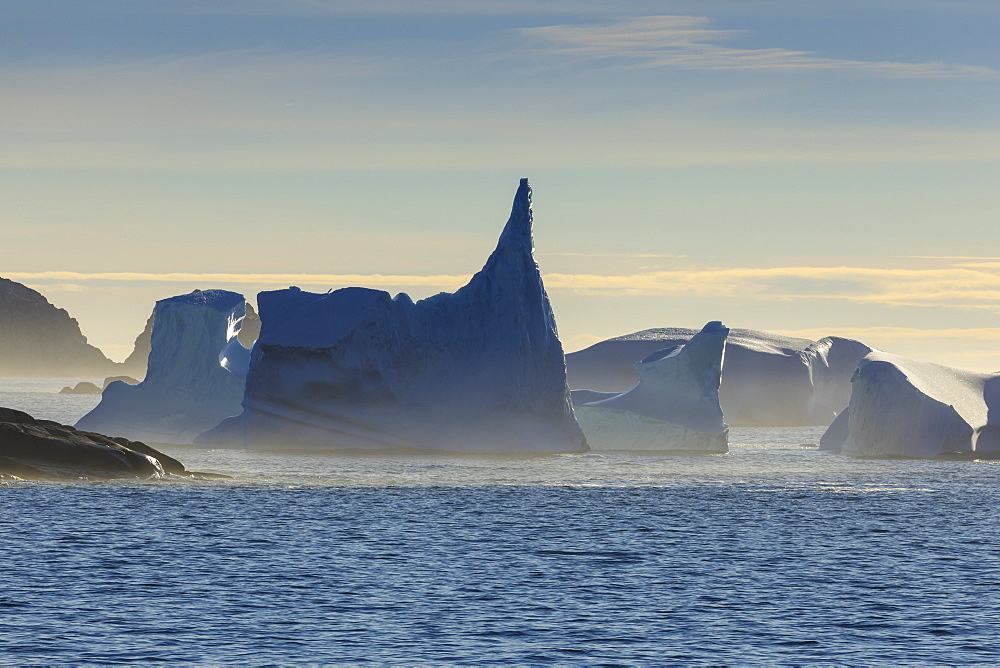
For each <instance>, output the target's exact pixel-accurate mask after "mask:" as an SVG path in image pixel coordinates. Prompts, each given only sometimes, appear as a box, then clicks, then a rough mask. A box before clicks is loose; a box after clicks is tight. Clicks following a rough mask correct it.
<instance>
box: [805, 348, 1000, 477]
mask: <svg viewBox="0 0 1000 668" xmlns="http://www.w3.org/2000/svg"><path fill="white" fill-rule="evenodd" d="M851 384H852V392H851V401H850V405H849V407H848V410H847V411H846V413H845V414H843V415H841V416H839V417H838V419H837V420H836V421H834V423H833V424H831V425H830V428H829V429H828V430H827V433H826V434H824V436H823V440H822V442H821V449H823V450H830V451H834V452H837V451H839V452H841V453H842V454H845V455H849V456H853V457H887V458H888V457H907V458H919V459H973V458H996V457H1000V415H998V412H1000V375H997V374H984V373H975V372H972V371H964V370H962V369H954V368H951V367H946V366H942V365H940V364H932V363H930V362H918V361H915V360H911V359H907V358H905V357H900V356H898V355H891V354H889V353H883V352H879V351H875V352H872V353H870V354H868V355H866V356H865V358H864V359H862V360H861V362H860V363H859V364H858V367H857V370H856V371H855V373H854V376H853V378H852V381H851Z"/></svg>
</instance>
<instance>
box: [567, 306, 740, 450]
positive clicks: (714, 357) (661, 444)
mask: <svg viewBox="0 0 1000 668" xmlns="http://www.w3.org/2000/svg"><path fill="white" fill-rule="evenodd" d="M728 334H729V328H727V327H725V326H724V325H723V324H722V323H721V322H718V321H713V322H710V323H708V324H707V325H705V327H704V328H703V329H702V330H701V331H700V332H698V333H697V334H696V335H694V336H693V337H692V338H691V340H690V341H688V342H687V343H686V344H679V345H676V346H672V347H670V348H665V349H662V350H658V351H655V352H653V353H651V354H650V355H649V356H647V357H645V358H644V359H642V360H641V361H639V362H636V363H635V369H636V371H637V372H638V374H639V382H638V384H637V385H636V386H635V387H633V388H632V389H631V390H629V391H628V392H624V393H622V394H616V395H612V396H610V397H605V395H603V394H602V393H599V392H594V391H590V390H576V391H574V392H573V393H572V398H573V403H574V407H575V410H576V418H577V421H578V422H579V424H580V427H581V428H582V429H583V433H584V435H586V437H587V443H589V444H590V447H591V448H593V449H594V450H661V451H672V452H697V453H725V452H728V451H729V442H728V436H729V426H728V425H726V423H725V422H724V421H723V417H722V407H721V406H720V405H719V384H720V380H721V376H722V368H723V366H722V360H723V355H724V354H725V348H726V336H727V335H728Z"/></svg>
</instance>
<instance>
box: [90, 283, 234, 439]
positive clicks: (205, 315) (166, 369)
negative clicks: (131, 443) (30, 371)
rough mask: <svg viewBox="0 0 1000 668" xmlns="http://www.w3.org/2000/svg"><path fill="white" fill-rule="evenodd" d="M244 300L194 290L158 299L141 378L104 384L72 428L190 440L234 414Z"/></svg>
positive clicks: (131, 436) (218, 292) (221, 292)
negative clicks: (98, 396) (96, 400)
mask: <svg viewBox="0 0 1000 668" xmlns="http://www.w3.org/2000/svg"><path fill="white" fill-rule="evenodd" d="M245 308H246V300H245V299H244V298H243V295H241V294H238V293H236V292H228V291H226V290H204V291H201V290H196V291H194V292H192V293H190V294H186V295H179V296H177V297H171V298H169V299H161V300H160V301H158V302H156V307H155V308H154V309H153V326H152V332H151V336H150V352H149V362H148V368H147V371H146V377H145V379H144V380H143V381H142V382H141V383H139V384H137V385H128V384H126V383H125V382H123V381H120V380H119V381H115V382H112V383H111V384H109V385H108V386H107V387H106V388H105V390H104V393H103V394H102V395H101V403H100V404H98V405H97V407H96V408H94V410H92V411H90V412H89V413H87V414H86V415H84V416H83V417H82V418H80V420H79V421H78V422H77V423H76V428H77V429H80V430H84V431H93V432H98V433H101V434H108V435H110V436H123V437H125V438H128V439H131V440H135V441H152V442H156V443H174V444H190V443H193V442H194V438H195V437H196V436H197V435H198V434H200V433H201V432H203V431H205V430H206V429H208V428H210V427H213V426H215V425H217V424H218V423H219V422H220V421H221V420H223V419H224V418H226V417H229V416H232V415H237V414H239V412H240V410H241V407H240V401H241V399H242V398H243V378H242V377H243V376H245V375H246V366H247V364H248V363H249V351H247V350H246V349H245V348H243V347H242V346H241V345H240V344H239V341H238V340H237V336H238V334H239V329H240V324H241V322H242V320H243V317H244V314H245V312H246V311H245Z"/></svg>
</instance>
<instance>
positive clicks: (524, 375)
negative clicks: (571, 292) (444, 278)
mask: <svg viewBox="0 0 1000 668" xmlns="http://www.w3.org/2000/svg"><path fill="white" fill-rule="evenodd" d="M531 225H532V212H531V189H530V187H529V185H528V181H527V179H522V180H521V183H520V187H519V188H518V190H517V194H516V196H515V197H514V205H513V209H512V211H511V216H510V219H509V220H508V222H507V224H506V226H505V227H504V230H503V233H502V234H501V235H500V240H499V242H498V243H497V246H496V250H494V251H493V253H492V255H490V257H489V259H488V260H487V261H486V264H485V266H484V267H483V269H482V270H481V271H480V272H479V273H477V274H476V275H475V276H473V277H472V279H471V280H470V281H469V283H468V284H467V285H465V286H464V287H462V288H460V289H459V290H458V291H456V292H455V293H451V294H450V293H440V294H438V295H435V296H433V297H429V298H427V299H423V300H420V301H418V302H413V301H412V300H411V299H410V297H409V296H407V295H406V294H403V293H401V294H399V295H397V296H396V297H391V296H390V295H389V293H387V292H384V291H381V290H372V289H367V288H359V287H352V288H343V289H340V290H336V291H333V292H329V293H322V294H317V293H311V292H305V291H302V290H300V289H298V288H295V287H291V288H288V289H285V290H275V291H270V292H262V293H260V294H259V295H258V299H257V306H258V312H259V314H260V319H261V330H260V336H259V338H258V339H257V341H256V343H255V344H254V346H253V350H252V352H251V356H250V364H249V373H248V375H247V379H246V393H245V395H244V397H243V412H242V414H240V415H239V416H237V417H234V418H231V419H228V420H226V421H225V422H223V423H222V424H220V425H219V426H218V427H217V428H215V429H212V430H209V431H208V432H206V433H205V434H202V436H201V437H199V438H198V439H197V442H196V445H199V446H204V447H217V446H230V447H247V448H253V449H283V448H291V449H307V450H352V449H359V450H386V449H415V450H441V451H452V452H491V453H493V452H500V453H504V452H579V451H584V450H587V444H586V440H585V439H584V436H583V433H582V432H581V431H580V427H579V426H578V425H577V423H576V420H575V418H574V415H573V407H572V404H571V403H570V397H569V388H568V386H567V384H566V366H565V361H564V357H563V349H562V344H561V343H560V342H559V337H558V334H557V331H556V323H555V318H554V316H553V314H552V309H551V307H550V305H549V300H548V296H547V295H546V293H545V288H544V286H543V285H542V279H541V274H540V273H539V270H538V265H537V264H536V263H535V260H534V256H533V254H532V250H533V242H532V231H531Z"/></svg>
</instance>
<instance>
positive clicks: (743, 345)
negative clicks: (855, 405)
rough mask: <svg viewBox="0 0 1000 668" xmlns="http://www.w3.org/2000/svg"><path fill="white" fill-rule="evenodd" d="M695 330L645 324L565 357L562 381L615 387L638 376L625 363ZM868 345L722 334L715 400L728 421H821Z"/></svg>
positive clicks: (845, 396)
mask: <svg viewBox="0 0 1000 668" xmlns="http://www.w3.org/2000/svg"><path fill="white" fill-rule="evenodd" d="M696 333H697V332H696V331H695V330H692V329H683V328H660V329H647V330H644V331H641V332H635V333H633V334H627V335H625V336H619V337H616V338H613V339H608V340H606V341H601V342H600V343H597V344H594V345H593V346H591V347H589V348H586V349H585V350H581V351H578V352H575V353H570V354H569V355H567V356H566V366H567V372H568V379H569V384H570V388H572V389H573V390H574V391H576V390H578V389H591V390H598V391H602V392H615V393H619V392H623V391H625V390H627V389H629V388H631V387H632V386H633V385H635V383H636V381H637V380H638V377H637V374H636V371H635V369H634V367H633V362H634V361H635V360H637V359H642V358H643V357H645V356H646V355H649V354H650V353H652V352H654V351H655V350H658V349H661V348H664V347H667V346H674V345H679V344H683V343H686V342H687V341H689V340H690V339H691V337H692V336H694V335H695V334H696ZM870 350H871V348H869V347H868V346H866V345H865V344H863V343H861V342H859V341H854V340H852V339H843V338H840V337H827V338H824V339H820V340H819V341H809V340H808V339H799V338H793V337H787V336H780V335H777V334H771V333H768V332H760V331H756V330H750V329H732V330H730V333H729V337H728V338H727V340H726V359H725V365H724V366H723V369H722V385H721V387H720V389H719V401H720V402H721V404H722V411H723V413H724V414H725V416H726V422H728V423H729V425H730V426H806V425H828V424H830V422H831V421H832V420H833V419H834V417H835V416H836V415H837V414H838V413H839V412H840V411H842V410H843V409H844V407H846V406H847V402H848V400H849V398H850V394H851V384H850V379H851V374H852V373H853V372H854V369H855V367H856V366H857V364H858V362H859V361H860V360H861V358H862V357H864V356H865V355H866V354H867V353H868V352H869V351H870Z"/></svg>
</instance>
